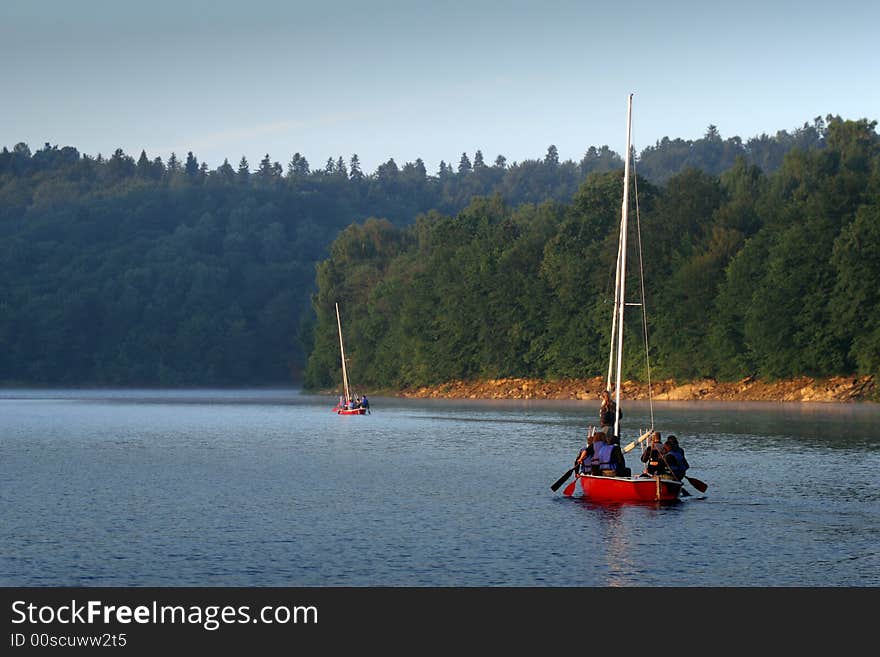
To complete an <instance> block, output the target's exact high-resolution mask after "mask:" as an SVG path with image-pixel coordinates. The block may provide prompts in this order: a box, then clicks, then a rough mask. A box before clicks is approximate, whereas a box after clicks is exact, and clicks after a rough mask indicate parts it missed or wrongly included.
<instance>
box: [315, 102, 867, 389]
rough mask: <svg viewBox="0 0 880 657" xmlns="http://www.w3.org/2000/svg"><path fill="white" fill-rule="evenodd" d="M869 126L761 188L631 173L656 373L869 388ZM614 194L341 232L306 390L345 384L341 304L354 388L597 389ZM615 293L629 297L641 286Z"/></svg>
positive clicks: (615, 221) (593, 187) (790, 160)
mask: <svg viewBox="0 0 880 657" xmlns="http://www.w3.org/2000/svg"><path fill="white" fill-rule="evenodd" d="M875 128H876V121H874V122H868V121H867V120H860V121H843V120H840V119H830V118H829V122H828V124H827V126H826V127H825V128H824V130H823V138H824V147H823V148H821V149H801V148H795V149H792V150H790V151H789V152H788V153H787V154H786V155H785V157H784V159H783V162H782V164H781V166H780V167H779V168H778V169H776V170H775V171H773V172H769V173H768V172H765V171H764V170H763V169H762V167H759V166H757V165H756V164H755V163H750V162H749V161H748V160H747V159H746V158H745V157H742V156H740V157H738V158H736V159H735V161H734V163H733V164H732V166H730V167H729V168H728V169H726V170H724V171H723V172H722V173H721V174H720V175H716V174H713V173H711V172H709V171H706V170H699V169H697V168H691V167H688V168H685V169H684V170H682V171H680V172H678V173H675V174H674V175H672V176H670V177H668V178H665V180H664V182H663V183H662V184H658V183H656V182H652V181H650V180H648V179H647V178H645V177H642V176H643V173H644V172H643V168H644V167H643V166H642V163H641V162H639V163H637V168H638V172H639V173H640V174H642V175H640V176H637V177H636V179H635V181H634V186H636V187H637V190H638V195H637V197H638V207H636V206H633V209H632V210H631V211H630V212H631V216H634V217H635V218H636V219H637V222H633V223H638V225H639V226H640V233H641V239H642V243H643V247H642V250H643V253H644V263H643V264H644V279H645V285H646V300H647V311H648V312H647V318H648V327H649V331H648V332H649V336H650V345H651V372H652V374H653V375H655V376H661V377H672V378H680V379H682V378H683V379H690V378H696V377H714V378H717V379H721V380H736V379H739V378H742V377H745V376H758V377H761V378H766V379H777V378H786V377H794V376H801V375H812V376H831V375H838V374H847V375H849V374H854V373H862V374H874V375H875V376H876V375H880V286H878V282H880V139H878V135H877V133H876V131H875ZM622 179H623V174H622V171H621V170H613V171H610V172H594V173H590V174H589V175H587V177H586V179H585V180H584V182H583V184H582V185H581V186H580V187H579V189H578V190H577V192H576V193H575V194H574V196H573V198H572V199H571V200H570V201H569V202H560V201H553V200H548V201H544V202H542V203H539V204H533V203H528V204H523V205H519V206H513V205H511V204H510V203H507V202H506V201H505V199H503V197H502V196H501V195H494V196H492V197H484V198H478V199H475V200H474V201H472V202H471V203H470V204H469V205H468V206H467V207H466V208H464V209H463V210H462V211H461V212H459V213H457V214H455V215H454V216H453V215H446V214H442V213H440V212H431V213H427V214H424V215H421V216H420V217H419V218H418V220H417V221H416V222H415V224H412V225H410V226H406V227H395V226H394V225H392V224H391V223H390V222H388V221H385V220H379V219H370V220H368V221H366V222H364V223H362V224H356V225H351V226H349V227H348V228H346V229H345V230H344V231H343V232H342V234H341V235H340V236H339V237H338V238H337V239H336V240H335V241H334V243H333V245H332V246H331V249H330V255H329V257H328V258H327V259H325V260H324V261H323V262H322V263H320V265H319V267H318V279H317V283H318V292H317V294H316V295H315V310H316V313H317V319H318V321H317V325H316V327H315V333H314V345H315V346H314V350H313V351H312V353H311V356H310V358H309V361H308V366H307V369H306V373H305V383H306V385H307V386H309V387H314V388H322V387H325V386H332V385H338V382H339V380H340V374H339V370H340V364H339V351H338V345H337V342H336V325H335V321H336V319H335V315H334V305H333V304H334V302H337V301H338V302H339V304H340V307H341V309H342V312H343V315H344V318H345V319H344V321H345V333H346V356H347V360H350V366H349V367H350V369H349V372H350V376H352V377H353V383H354V384H355V385H357V386H358V387H359V389H366V388H370V387H382V388H384V387H394V388H404V387H410V386H419V385H431V384H438V383H442V382H445V381H451V380H456V379H465V380H468V379H479V378H501V377H540V378H545V379H554V378H560V377H591V376H595V375H603V374H604V373H605V371H606V369H607V365H608V351H609V344H608V339H609V333H610V322H611V306H612V304H613V288H614V280H613V279H614V262H615V260H616V253H617V241H618V227H619V220H620V217H619V215H620V206H621V200H622V195H623V190H622ZM633 191H635V190H633ZM635 196H636V195H635V194H631V195H630V197H631V198H634V197H635ZM629 246H630V247H631V248H632V249H633V251H632V252H631V253H630V256H629V257H630V262H634V263H635V262H638V261H637V260H634V259H633V258H637V253H638V251H637V248H636V247H637V240H635V239H630V241H629ZM632 269H633V270H635V271H633V272H632V275H633V276H635V277H638V275H639V267H638V266H636V265H634V266H633V268H632ZM627 289H628V290H629V291H630V293H629V294H628V298H627V301H633V302H634V301H638V300H639V297H638V290H639V285H638V280H637V279H634V280H632V281H630V282H628V283H627ZM642 320H643V316H642V314H641V313H640V312H639V311H638V309H636V308H634V309H633V311H631V312H630V313H629V315H628V320H627V321H628V325H631V327H630V329H628V331H627V334H628V339H629V340H630V342H631V344H630V347H631V348H628V349H627V350H626V353H627V354H629V355H630V356H631V357H630V360H629V362H628V363H627V364H626V369H627V371H626V376H627V377H631V378H635V379H638V380H642V381H644V380H645V374H646V365H645V358H644V348H642V347H641V346H640V343H641V342H642V341H643V331H642V325H641V324H642Z"/></svg>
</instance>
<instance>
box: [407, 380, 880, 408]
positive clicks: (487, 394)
mask: <svg viewBox="0 0 880 657" xmlns="http://www.w3.org/2000/svg"><path fill="white" fill-rule="evenodd" d="M604 387H605V379H604V378H603V377H595V378H592V379H561V380H557V381H543V380H540V379H489V380H485V381H450V382H448V383H444V384H442V385H439V386H434V387H421V388H412V389H409V390H403V391H400V392H398V393H396V395H397V396H400V397H416V398H448V399H587V400H593V399H598V397H599V393H600V392H601V391H602V390H603V389H604ZM651 388H652V390H653V397H654V399H655V400H657V401H691V400H707V401H780V402H783V401H786V402H791V401H795V402H857V401H878V391H877V390H876V388H875V384H874V379H873V377H871V376H861V377H859V376H849V377H831V378H828V379H814V378H811V377H801V378H798V379H791V380H787V381H760V380H758V379H755V378H753V377H747V378H745V379H742V380H740V381H735V382H722V381H715V380H714V379H704V380H701V381H689V382H676V381H675V380H673V379H667V380H664V381H654V382H652V384H651ZM621 396H622V397H623V398H624V399H630V400H632V399H647V398H648V386H647V385H646V384H644V383H638V382H635V381H626V382H625V383H623V384H622V385H621Z"/></svg>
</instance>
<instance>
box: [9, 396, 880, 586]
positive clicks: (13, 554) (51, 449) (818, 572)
mask: <svg viewBox="0 0 880 657" xmlns="http://www.w3.org/2000/svg"><path fill="white" fill-rule="evenodd" d="M371 401H372V414H371V415H368V416H350V417H344V416H337V415H335V414H334V413H332V412H331V408H332V407H333V405H334V403H335V398H333V397H325V396H313V395H303V394H300V393H299V392H297V391H295V390H259V391H213V390H204V391H185V392H181V391H106V390H96V391H25V390H5V391H0V585H2V586H493V587H498V586H530V587H543V586H626V587H633V586H817V587H831V586H834V587H837V586H878V585H880V406H878V405H873V404H859V405H853V404H835V405H831V404H764V403H743V404H733V403H723V404H722V403H711V402H677V403H672V402H664V403H655V405H654V414H655V418H656V422H655V425H656V428H657V429H658V430H659V431H661V432H662V433H663V435H664V436H665V435H666V434H667V433H674V434H676V435H677V436H678V437H679V440H680V442H681V444H682V446H683V447H684V448H685V451H686V453H687V457H688V460H689V461H690V464H691V469H690V470H689V471H688V475H690V476H692V477H696V478H698V479H700V480H702V481H704V482H706V483H707V484H709V489H708V490H707V491H706V493H705V495H702V494H700V493H698V492H697V491H696V490H694V489H693V488H692V487H690V486H688V487H687V488H688V489H689V490H690V492H691V493H692V494H693V495H692V496H691V497H689V498H685V499H684V500H682V501H680V502H675V503H672V504H667V505H658V504H648V505H641V506H633V505H628V506H598V505H595V504H592V503H589V502H586V501H584V500H581V499H578V498H568V497H565V496H563V495H562V489H560V490H559V492H556V493H554V492H551V491H550V488H549V487H550V484H552V483H553V482H554V481H555V480H556V479H557V478H558V477H559V476H560V475H561V474H562V473H564V472H565V471H566V470H567V469H568V468H569V467H571V463H572V461H573V459H574V457H575V455H576V453H577V450H578V449H579V448H580V446H581V445H582V444H583V441H584V437H585V434H586V428H587V427H588V426H589V425H590V424H592V423H595V418H596V412H597V410H598V408H597V404H595V403H591V402H558V401H557V402H554V401H540V402H538V401H534V402H522V401H495V402H485V401H480V402H477V401H473V402H465V401H449V400H442V401H433V400H432V401H427V400H405V399H384V398H375V399H372V400H371ZM624 412H625V414H626V418H625V419H626V421H627V422H626V423H625V427H624V429H625V430H624V437H623V442H624V443H625V442H628V441H629V440H630V439H631V438H633V437H635V436H636V435H637V434H638V430H639V429H640V428H642V427H647V426H648V425H649V424H650V419H649V418H650V416H649V407H648V405H647V404H646V403H643V402H642V403H639V402H631V403H629V404H626V405H625V406H624ZM627 464H628V465H630V467H631V468H632V469H633V470H634V471H638V469H639V466H640V465H641V464H640V463H639V459H638V451H637V450H635V451H633V452H630V453H629V454H628V455H627Z"/></svg>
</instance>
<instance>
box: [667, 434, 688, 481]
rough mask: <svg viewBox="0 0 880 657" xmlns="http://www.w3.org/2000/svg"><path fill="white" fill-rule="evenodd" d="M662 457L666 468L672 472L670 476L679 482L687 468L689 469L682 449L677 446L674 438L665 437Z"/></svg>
mask: <svg viewBox="0 0 880 657" xmlns="http://www.w3.org/2000/svg"><path fill="white" fill-rule="evenodd" d="M663 457H664V461H665V462H666V466H667V467H668V468H669V469H670V470H671V471H672V475H673V476H674V477H675V478H676V479H678V480H679V481H681V480H682V479H684V475H685V473H686V472H687V470H688V468H689V467H691V466H690V464H689V463H688V462H687V459H686V458H685V457H684V449H682V448H681V447H680V446H679V444H678V438H676V437H675V436H667V438H666V442H665V443H664V444H663Z"/></svg>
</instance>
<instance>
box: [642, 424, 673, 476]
mask: <svg viewBox="0 0 880 657" xmlns="http://www.w3.org/2000/svg"><path fill="white" fill-rule="evenodd" d="M649 440H650V441H651V443H650V444H649V445H648V446H647V447H646V448H645V451H644V452H642V456H641V460H642V463H644V464H645V470H644V472H642V474H643V475H646V476H650V477H653V476H655V475H669V474H670V472H669V468H668V467H667V465H666V461H665V459H664V458H663V457H664V449H663V445H662V442H661V438H660V432H659V431H655V432H654V433H652V434H651V438H650V439H649Z"/></svg>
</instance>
